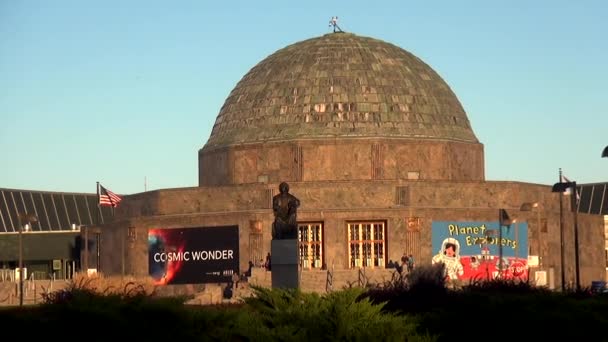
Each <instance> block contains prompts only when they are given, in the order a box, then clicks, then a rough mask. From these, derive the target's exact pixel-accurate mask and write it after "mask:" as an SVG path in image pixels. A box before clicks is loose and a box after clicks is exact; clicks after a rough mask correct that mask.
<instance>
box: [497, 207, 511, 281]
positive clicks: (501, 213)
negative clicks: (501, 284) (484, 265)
mask: <svg viewBox="0 0 608 342" xmlns="http://www.w3.org/2000/svg"><path fill="white" fill-rule="evenodd" d="M513 222H515V220H511V218H509V214H507V211H506V210H505V209H498V275H499V277H500V278H501V279H502V272H503V268H504V266H503V260H502V227H503V226H510V225H511V224H513Z"/></svg>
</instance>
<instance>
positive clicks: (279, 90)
mask: <svg viewBox="0 0 608 342" xmlns="http://www.w3.org/2000/svg"><path fill="white" fill-rule="evenodd" d="M345 137H349V138H351V137H354V138H357V137H359V138H374V137H376V138H408V139H440V140H452V141H462V142H473V143H477V142H478V140H477V138H476V137H475V134H474V132H473V130H472V128H471V125H470V123H469V120H468V118H467V115H466V113H465V111H464V109H463V108H462V105H461V104H460V102H459V101H458V98H457V97H456V95H454V93H453V92H452V90H451V89H450V87H449V86H448V85H447V83H446V82H445V81H444V80H443V79H442V78H441V77H440V76H439V75H438V74H437V73H436V72H435V71H434V70H433V69H432V68H431V67H429V66H428V65H427V64H425V63H424V62H423V61H422V60H420V59H419V58H418V57H416V56H414V55H413V54H411V53H409V52H407V51H405V50H403V49H401V48H399V47H397V46H395V45H392V44H389V43H386V42H383V41H380V40H377V39H372V38H367V37H361V36H357V35H354V34H349V33H331V34H326V35H324V36H321V37H317V38H312V39H308V40H304V41H301V42H298V43H295V44H292V45H289V46H287V47H285V48H283V49H281V50H278V51H276V52H275V53H273V54H272V55H270V56H268V57H267V58H266V59H264V60H263V61H261V62H260V63H258V64H257V65H256V66H255V67H253V68H252V69H251V70H250V71H249V72H248V73H247V74H246V75H245V76H244V77H243V78H242V79H241V80H240V81H239V83H238V84H237V86H236V87H235V88H234V89H233V90H232V92H231V93H230V95H229V96H228V98H227V99H226V101H225V103H224V105H223V106H222V108H221V110H220V113H219V114H218V116H217V118H216V121H215V125H214V126H213V130H212V132H211V136H210V137H209V140H208V141H207V144H206V145H205V148H215V147H221V146H230V145H236V144H247V143H256V142H270V141H282V140H298V139H327V138H332V139H333V138H345Z"/></svg>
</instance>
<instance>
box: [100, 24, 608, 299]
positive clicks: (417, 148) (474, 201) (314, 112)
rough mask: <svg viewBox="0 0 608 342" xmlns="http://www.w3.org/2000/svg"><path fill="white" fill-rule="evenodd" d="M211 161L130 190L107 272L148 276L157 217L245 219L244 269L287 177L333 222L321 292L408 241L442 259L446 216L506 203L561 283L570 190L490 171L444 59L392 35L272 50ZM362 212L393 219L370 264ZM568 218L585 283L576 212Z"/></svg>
mask: <svg viewBox="0 0 608 342" xmlns="http://www.w3.org/2000/svg"><path fill="white" fill-rule="evenodd" d="M198 160H199V186H198V187H192V188H182V189H164V190H157V191H150V192H146V193H140V194H134V195H131V196H126V197H125V198H124V200H123V202H121V205H120V207H119V208H118V209H117V211H116V221H115V222H114V223H112V224H108V225H105V226H104V227H102V234H103V236H102V246H103V248H104V252H102V253H101V255H102V260H101V268H102V272H104V273H107V274H108V273H109V274H117V273H125V274H130V275H134V276H144V277H145V276H147V274H148V240H147V239H148V230H149V229H153V228H187V227H206V226H207V227H209V226H233V225H237V226H238V227H239V250H240V252H239V257H240V259H239V266H240V269H241V270H245V269H247V266H248V263H249V261H252V262H254V263H256V262H258V261H259V260H260V259H261V258H262V259H263V258H264V256H265V255H266V254H267V253H268V252H270V242H271V225H272V221H273V219H274V217H273V212H272V197H273V196H274V195H275V194H277V192H278V184H279V183H280V182H283V181H286V182H288V183H289V185H290V189H291V193H293V194H294V195H295V196H297V197H298V198H299V199H300V201H301V203H302V205H301V207H300V208H299V210H298V221H299V223H301V224H309V225H311V224H315V225H316V228H315V229H318V228H319V227H322V233H321V234H320V235H322V239H321V240H322V242H320V243H318V244H317V245H316V246H319V245H320V246H321V250H322V253H320V254H322V259H321V260H316V259H315V261H314V263H315V265H314V268H315V269H314V270H303V271H302V274H301V279H302V283H303V285H304V286H305V287H306V288H308V289H309V290H316V291H324V290H325V289H326V287H325V286H324V285H323V278H324V277H326V276H327V272H328V271H329V270H331V271H332V272H333V273H334V274H335V275H337V278H336V279H338V280H339V281H338V283H340V282H341V283H342V284H345V283H347V282H352V281H353V279H357V278H360V276H358V275H359V274H360V272H362V271H361V270H364V273H366V274H369V275H370V276H372V277H376V278H378V279H376V281H380V278H382V279H384V278H386V277H388V276H390V270H387V268H388V265H389V261H391V260H392V261H398V260H400V258H401V256H402V255H403V254H404V253H405V254H412V255H414V256H415V258H416V261H417V264H418V265H422V264H430V263H431V259H432V256H433V255H434V254H435V253H437V252H438V251H434V250H433V248H432V241H431V240H432V232H431V231H432V229H431V228H432V224H433V222H437V221H454V222H471V221H476V222H495V221H497V220H498V212H499V209H506V210H507V211H509V213H510V215H511V216H512V217H513V218H516V219H517V220H518V222H520V223H521V222H525V223H527V224H528V228H529V231H528V233H529V244H530V253H531V254H532V255H537V256H542V269H543V270H548V271H549V273H550V274H552V275H553V276H552V279H550V280H551V281H552V282H553V283H554V284H555V285H556V286H559V279H560V275H561V274H560V272H561V258H560V250H561V247H560V246H561V244H562V240H561V239H560V210H559V198H560V196H561V195H559V194H555V193H552V192H551V188H550V187H549V186H544V185H536V184H525V183H519V182H497V181H493V182H488V181H485V175H484V163H485V161H484V151H483V145H482V144H481V143H480V142H479V141H478V140H477V138H476V136H475V134H474V132H473V130H472V128H471V125H470V123H469V120H468V118H467V115H466V113H465V111H464V109H463V108H462V106H461V104H460V102H459V100H458V98H457V97H456V96H455V94H454V93H453V92H452V90H451V89H450V87H449V86H448V84H447V83H446V82H445V81H444V80H443V79H441V77H440V76H439V75H438V74H437V73H436V72H435V71H434V70H433V69H432V68H430V67H429V66H428V65H427V64H425V63H424V62H423V61H421V60H420V59H419V58H417V57H416V56H414V55H412V54H411V53H409V52H407V51H405V50H403V49H401V48H399V47H397V46H394V45H392V44H389V43H386V42H382V41H380V40H377V39H372V38H367V37H360V36H356V35H353V34H347V33H335V34H328V35H324V36H322V37H317V38H313V39H309V40H305V41H302V42H298V43H295V44H292V45H290V46H287V47H285V48H283V49H280V50H278V51H277V52H275V53H274V54H271V55H270V56H269V57H267V58H265V59H264V60H263V61H261V62H260V63H258V64H257V65H256V66H255V67H253V68H252V69H251V70H250V71H249V72H248V73H247V74H246V75H245V76H244V77H243V78H242V79H241V80H240V82H239V83H238V84H237V86H236V87H235V88H234V89H233V91H232V92H231V93H230V95H229V96H228V98H227V99H226V101H225V103H224V105H223V106H222V108H221V110H220V112H219V114H218V116H217V118H216V120H215V124H214V127H213V130H212V132H211V136H210V137H209V139H208V141H207V142H206V144H205V146H203V148H201V149H200V150H199V153H198ZM525 202H538V203H539V204H540V206H539V208H537V209H539V210H540V211H537V212H522V211H520V210H519V209H520V206H521V204H523V203H525ZM566 207H567V206H566ZM355 222H357V223H361V222H367V223H368V226H370V227H372V228H370V229H372V230H371V231H375V232H376V233H377V232H378V231H379V230H381V231H382V233H381V235H382V236H381V237H378V236H376V237H373V238H372V237H368V238H366V239H367V240H370V241H371V240H378V241H380V240H381V244H382V246H381V247H378V248H377V249H375V250H376V251H380V249H382V253H383V254H382V257H381V258H380V257H378V258H377V259H376V260H375V261H374V263H369V264H368V265H366V267H362V266H361V265H360V264H357V262H353V260H355V259H356V260H355V261H360V260H359V259H357V258H359V256H356V255H355V256H354V257H353V253H351V252H349V250H354V248H352V249H351V247H350V246H351V245H352V244H353V243H357V241H355V240H352V239H351V237H349V229H351V233H352V229H353V228H352V227H353V225H354V224H355ZM370 222H372V224H373V225H378V227H379V228H378V229H379V230H374V229H375V228H373V227H375V226H373V225H372V224H369V223H370ZM562 222H563V223H564V234H565V236H564V240H563V244H564V252H565V264H564V269H565V279H566V281H572V280H573V279H574V243H573V229H572V227H573V226H572V225H571V224H570V223H571V222H573V217H572V215H571V214H570V213H566V214H565V217H564V220H563V221H562ZM578 222H579V228H580V229H579V231H580V239H579V240H580V246H581V248H580V252H581V253H580V266H581V267H580V269H581V276H582V278H581V279H582V282H583V284H589V283H590V282H591V281H592V280H596V279H603V278H604V264H603V260H604V238H603V235H604V232H603V221H602V219H601V217H600V216H592V215H583V214H581V215H579V217H578ZM517 224H518V223H516V225H517ZM361 226H362V225H361ZM349 227H350V228H349ZM317 231H319V230H317ZM315 234H317V233H315ZM373 234H374V233H373V232H372V233H371V235H373ZM353 241H354V242H353ZM373 243H376V242H369V244H370V246H371V244H373ZM315 248H317V247H315ZM366 248H367V247H366ZM372 248H376V247H372ZM523 252H525V255H527V254H528V251H523ZM320 254H319V255H320ZM368 255H369V254H368ZM367 263H368V262H366V264H367ZM320 266H324V267H320ZM308 267H310V265H309V266H308ZM255 273H256V275H255V276H254V277H253V278H254V279H255V280H256V281H259V282H260V283H265V282H267V280H268V277H267V276H266V275H265V274H260V272H259V271H258V272H255Z"/></svg>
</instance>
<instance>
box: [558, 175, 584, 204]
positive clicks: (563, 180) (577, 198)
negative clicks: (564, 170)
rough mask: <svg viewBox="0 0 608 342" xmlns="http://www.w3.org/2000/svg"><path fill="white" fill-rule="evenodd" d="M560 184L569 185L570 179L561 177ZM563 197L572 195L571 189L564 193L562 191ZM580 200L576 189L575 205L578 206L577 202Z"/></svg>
mask: <svg viewBox="0 0 608 342" xmlns="http://www.w3.org/2000/svg"><path fill="white" fill-rule="evenodd" d="M561 182H562V183H570V182H571V181H570V179H568V177H566V176H564V175H561ZM564 195H572V189H571V188H568V189H566V191H564ZM580 200H581V195H580V194H579V193H578V189H576V203H577V204H578V202H579V201H580Z"/></svg>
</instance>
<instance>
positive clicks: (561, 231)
mask: <svg viewBox="0 0 608 342" xmlns="http://www.w3.org/2000/svg"><path fill="white" fill-rule="evenodd" d="M559 182H560V183H561V182H562V168H561V167H560V168H559ZM563 196H564V193H563V192H562V193H560V194H559V237H560V257H561V272H560V273H561V276H562V292H565V290H566V273H565V264H566V259H565V256H564V209H563V199H562V197H563Z"/></svg>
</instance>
